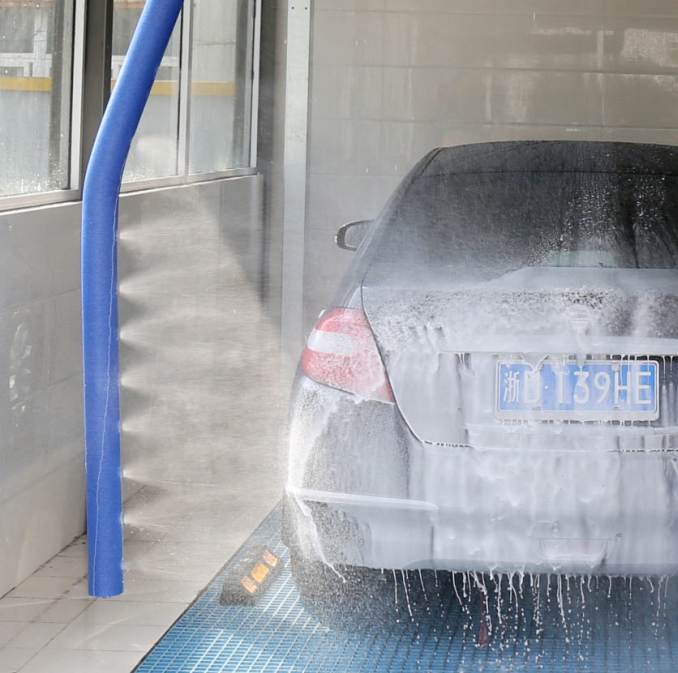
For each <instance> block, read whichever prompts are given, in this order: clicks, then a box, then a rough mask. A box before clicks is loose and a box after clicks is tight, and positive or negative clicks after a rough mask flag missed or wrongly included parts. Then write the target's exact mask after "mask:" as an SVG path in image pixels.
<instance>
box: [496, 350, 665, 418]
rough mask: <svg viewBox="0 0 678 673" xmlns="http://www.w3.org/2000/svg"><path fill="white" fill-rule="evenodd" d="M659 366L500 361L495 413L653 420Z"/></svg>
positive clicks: (651, 363)
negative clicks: (539, 364) (538, 364)
mask: <svg viewBox="0 0 678 673" xmlns="http://www.w3.org/2000/svg"><path fill="white" fill-rule="evenodd" d="M657 377H658V365H657V363H656V362H654V361H651V360H642V361H639V360H635V361H625V362H621V361H619V360H605V361H600V362H597V361H590V362H587V363H586V364H585V365H584V366H583V367H580V366H579V365H578V364H577V363H576V362H555V361H554V362H548V361H546V362H543V363H542V364H541V366H539V367H537V368H533V367H532V366H531V365H529V364H527V363H525V362H506V361H504V362H501V361H500V362H498V363H497V404H496V408H497V416H498V417H499V418H509V419H510V418H513V419H528V418H530V419H535V420H549V419H554V420H556V419H564V420H565V419H569V420H580V421H637V420H644V421H651V420H656V419H657V418H658V417H659V403H658V395H657V391H658V383H657Z"/></svg>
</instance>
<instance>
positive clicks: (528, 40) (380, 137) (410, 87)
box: [304, 0, 678, 331]
mask: <svg viewBox="0 0 678 673" xmlns="http://www.w3.org/2000/svg"><path fill="white" fill-rule="evenodd" d="M311 72H312V83H311V119H310V140H309V182H308V208H307V221H306V251H307V252H306V258H305V284H304V287H305V297H304V313H305V320H304V322H305V329H306V330H307V331H308V330H309V329H310V328H311V327H312V325H313V322H314V320H315V318H316V317H317V314H318V311H319V310H320V309H322V308H323V307H324V305H325V304H326V302H328V301H329V300H330V298H331V296H332V294H333V292H334V289H335V287H336V285H337V282H338V280H339V279H340V277H341V275H342V274H343V272H344V269H345V268H346V266H347V264H348V262H349V261H350V254H349V253H346V252H343V251H340V250H338V249H336V248H335V247H334V243H333V237H334V233H335V231H336V229H337V228H338V226H340V225H341V224H342V223H344V222H347V221H350V220H354V219H365V218H370V217H373V216H375V215H376V214H377V213H378V212H379V210H380V208H381V206H382V204H383V203H384V201H385V199H386V198H387V196H388V194H389V193H390V191H391V190H392V189H393V187H394V186H395V185H396V184H397V182H398V181H399V179H400V177H401V176H402V175H403V174H404V173H405V172H406V171H407V170H408V169H409V168H410V167H411V166H412V165H413V164H414V163H415V161H416V160H417V159H419V158H420V157H421V156H422V155H423V154H424V153H425V152H426V151H428V150H429V149H432V148H434V147H437V146H443V145H455V144H462V143H471V142H482V141H490V140H511V139H560V138H565V139H567V138H572V139H592V140H608V139H609V140H629V141H638V142H658V143H671V144H675V143H678V130H677V129H678V4H677V3H676V2H675V0H652V1H651V2H638V1H637V0H606V1H605V0H365V1H364V2H357V1H356V0H316V2H315V4H314V17H313V56H312V69H311Z"/></svg>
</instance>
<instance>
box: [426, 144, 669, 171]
mask: <svg viewBox="0 0 678 673" xmlns="http://www.w3.org/2000/svg"><path fill="white" fill-rule="evenodd" d="M535 172H548V173H554V172H557V173H561V172H563V173H626V174H631V175H672V176H678V147H674V146H670V145H649V144H641V143H617V142H586V141H573V140H554V141H551V140H541V141H532V140H529V141H524V140H523V141H510V142H495V143H477V144H474V145H459V146H456V147H443V148H440V149H439V150H437V151H436V152H434V153H433V155H432V156H431V158H430V160H429V161H428V162H427V163H426V164H425V166H424V167H423V168H422V171H421V173H420V174H419V176H418V177H424V178H426V177H435V176H443V175H455V174H458V175H461V174H468V173H535Z"/></svg>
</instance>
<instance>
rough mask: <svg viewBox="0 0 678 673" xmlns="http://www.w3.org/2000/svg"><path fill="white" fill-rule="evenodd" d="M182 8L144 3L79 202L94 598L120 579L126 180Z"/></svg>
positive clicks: (171, 1) (118, 585)
mask: <svg viewBox="0 0 678 673" xmlns="http://www.w3.org/2000/svg"><path fill="white" fill-rule="evenodd" d="M182 4H183V0H147V2H146V5H145V7H144V10H143V12H142V14H141V17H140V19H139V23H138V24H137V28H136V31H135V33H134V37H133V38H132V42H131V44H130V46H129V49H128V51H127V56H126V58H125V61H124V63H123V66H122V70H121V71H120V76H119V77H118V80H117V82H116V85H115V88H114V90H113V93H112V94H111V98H110V101H109V102H108V105H107V107H106V112H105V113H104V116H103V119H102V122H101V126H100V127H99V131H98V133H97V136H96V139H95V141H94V147H93V148H92V154H91V156H90V160H89V165H88V168H87V175H86V176H85V184H84V190H83V198H82V328H83V366H84V372H83V373H84V397H85V466H86V472H87V544H88V564H89V566H88V567H89V593H90V595H92V596H97V597H107V596H116V595H118V594H121V593H122V591H123V578H122V466H121V458H120V388H119V379H120V371H119V359H118V277H117V250H116V234H117V229H118V196H119V194H120V184H121V182H122V172H123V169H124V166H125V161H126V160H127V155H128V154H129V149H130V145H131V144H132V138H133V137H134V133H135V132H136V129H137V126H138V125H139V120H140V119H141V114H142V112H143V110H144V107H145V105H146V101H147V99H148V96H149V94H150V92H151V87H152V86H153V81H154V80H155V75H156V72H157V70H158V67H159V66H160V61H161V60H162V57H163V54H164V52H165V49H166V48H167V44H168V42H169V39H170V36H171V35H172V30H173V29H174V25H175V24H176V22H177V18H178V16H179V12H180V11H181V6H182Z"/></svg>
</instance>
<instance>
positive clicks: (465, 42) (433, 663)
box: [0, 0, 678, 673]
mask: <svg viewBox="0 0 678 673" xmlns="http://www.w3.org/2000/svg"><path fill="white" fill-rule="evenodd" d="M91 4H92V3H76V4H75V5H73V17H74V21H73V24H74V27H75V28H74V29H73V31H72V33H71V34H70V35H71V37H70V39H71V41H72V44H73V45H74V47H73V48H74V53H75V55H74V56H73V57H72V68H71V75H70V76H71V77H72V78H73V82H74V83H73V84H72V86H71V89H69V92H68V95H69V96H70V98H69V100H72V105H71V108H72V110H81V112H80V113H78V114H77V115H75V118H74V117H73V112H72V111H71V112H65V113H64V115H66V117H68V115H71V116H70V117H68V119H65V120H64V119H62V123H64V124H65V125H66V126H68V128H69V130H70V131H69V137H70V139H71V140H70V145H69V147H68V148H66V149H63V148H61V150H60V151H61V152H62V153H63V152H66V154H68V153H69V152H70V153H71V154H70V155H69V156H70V157H71V162H73V161H74V158H75V157H76V155H77V157H80V155H81V154H82V155H83V156H84V155H86V151H87V147H88V143H91V139H92V138H91V136H92V134H93V127H95V126H96V120H97V111H96V109H93V108H95V107H96V102H97V100H98V99H97V96H96V95H95V94H96V92H98V93H99V100H102V99H103V93H102V92H104V91H105V90H106V85H105V82H104V80H105V77H104V75H103V73H105V70H106V68H105V66H104V61H105V58H106V56H105V49H103V48H99V47H98V45H100V44H101V41H100V40H99V38H98V37H97V35H96V33H95V31H96V30H97V29H101V28H102V26H105V19H101V21H103V23H102V22H101V21H100V22H98V19H97V11H94V10H93V9H92V7H90V6H89V5H91ZM103 4H107V3H103ZM231 4H232V9H231V10H229V12H226V13H225V14H221V13H220V11H219V10H218V8H216V7H215V6H213V5H212V4H211V3H209V2H199V3H195V5H194V7H192V8H191V10H189V12H192V16H191V17H190V21H189V20H188V18H187V15H186V14H185V15H184V18H183V19H182V21H183V22H182V24H181V25H180V26H179V27H178V29H177V31H178V33H177V35H179V34H180V33H181V31H183V35H184V37H186V36H188V35H192V40H193V42H192V43H193V44H194V45H195V46H194V48H193V51H192V52H191V53H190V55H189V54H187V53H185V52H182V51H181V48H180V46H179V43H180V42H181V40H175V42H174V43H171V44H170V48H169V50H168V52H167V54H166V58H165V60H164V61H163V66H162V68H163V69H161V70H160V71H159V73H158V79H157V82H156V87H155V90H154V92H152V95H151V97H150V99H149V107H148V111H147V115H146V117H145V118H144V120H142V125H141V127H140V136H139V137H138V139H137V140H136V141H135V144H134V145H133V154H132V155H131V157H130V160H129V162H128V170H129V171H130V173H132V172H133V174H132V175H129V174H128V175H129V179H128V180H127V181H126V183H125V186H124V189H123V192H124V193H123V195H122V197H121V201H120V234H119V291H120V295H119V310H120V347H121V397H122V424H121V430H122V448H123V477H124V479H123V486H124V501H125V505H124V512H125V515H124V516H125V519H124V520H125V526H124V530H125V554H124V570H125V572H124V579H125V590H124V592H123V594H121V595H120V596H117V597H115V598H111V599H93V598H91V597H89V596H88V594H87V581H86V572H87V566H86V546H85V538H84V537H82V535H83V533H84V512H85V502H84V467H83V464H84V460H83V436H82V367H81V347H80V327H79V315H80V313H79V311H80V278H79V225H80V202H79V192H78V188H79V184H78V182H79V181H81V175H79V174H77V171H75V172H73V171H71V173H69V175H67V176H66V177H67V178H68V180H66V181H65V182H64V180H65V178H64V180H62V181H56V182H52V183H49V185H48V187H49V189H43V188H41V190H38V189H37V188H36V189H35V190H34V192H32V193H26V192H25V191H21V190H22V189H24V187H16V188H15V187H14V185H21V178H25V177H26V176H24V175H20V176H18V178H16V176H11V175H8V176H7V177H6V178H3V181H4V182H5V184H4V185H3V190H4V191H3V194H6V196H3V199H2V200H1V201H0V208H2V212H0V257H1V258H2V259H3V260H4V263H3V265H2V268H1V269H0V274H1V276H0V277H1V280H0V302H1V303H0V344H1V345H0V348H2V352H3V353H4V355H3V358H2V359H3V362H4V364H3V365H1V366H2V367H3V369H2V372H3V373H4V378H5V379H6V380H7V381H8V386H7V387H6V389H5V393H3V396H2V397H0V404H1V405H2V410H1V415H0V418H2V419H3V421H2V423H3V428H4V430H3V433H2V438H0V456H1V457H2V466H3V468H2V470H1V471H0V522H1V528H2V531H3V535H2V536H0V551H1V554H0V558H1V559H2V560H1V561H0V595H2V598H1V599H0V671H12V672H15V671H21V672H22V673H24V672H27V673H31V672H39V673H50V671H63V670H70V671H78V670H83V671H85V670H87V671H91V670H96V671H102V672H104V673H105V672H106V671H110V672H113V671H119V672H122V671H132V670H134V669H135V667H137V666H138V667H139V668H138V670H140V671H151V670H152V671H240V670H242V671H276V670H279V671H303V670H307V671H331V670H335V671H351V670H356V671H357V670H361V671H370V670H374V671H391V670H393V671H444V670H451V671H457V670H458V671H476V670H486V671H492V670H503V669H510V670H526V671H527V670H543V669H545V670H553V671H557V670H563V671H570V670H581V671H600V670H634V671H636V670H639V671H642V670H647V671H673V670H676V668H677V664H676V662H675V659H674V658H673V657H674V650H675V645H674V643H675V628H676V616H677V615H676V609H677V605H678V603H677V601H676V598H677V597H676V583H675V581H671V582H668V583H667V582H663V583H662V584H661V585H660V584H659V583H658V581H657V578H650V579H649V580H648V579H634V580H633V581H631V580H624V579H613V580H608V578H607V577H602V578H600V579H599V580H596V579H595V578H593V579H591V580H589V578H584V581H583V582H582V580H581V578H580V577H570V578H563V579H562V580H560V583H559V580H558V579H557V578H556V577H555V576H554V577H552V578H551V579H550V583H549V581H548V580H547V579H546V578H542V580H541V584H540V585H539V586H535V579H534V578H531V577H529V576H526V577H525V578H524V579H523V578H521V577H519V576H518V575H517V574H516V575H515V576H513V577H511V578H509V577H508V576H503V577H502V578H501V579H500V578H497V579H496V580H495V584H492V580H491V579H487V583H486V584H485V585H481V586H485V588H487V589H488V591H489V599H488V603H487V605H486V606H485V607H483V601H482V600H481V599H480V598H479V594H480V593H482V590H481V589H479V585H478V584H477V583H476V579H477V578H476V577H475V576H474V575H466V576H458V577H457V578H456V583H453V584H451V583H450V581H451V580H450V578H449V577H445V576H443V575H442V574H441V576H440V577H436V576H434V575H433V574H431V573H424V574H423V575H422V576H421V577H420V576H419V574H418V573H417V572H412V571H410V572H405V573H402V572H400V571H396V573H395V576H393V575H391V576H390V577H387V578H385V580H384V582H383V584H380V585H378V587H379V590H380V591H381V592H382V593H381V594H379V596H377V597H376V598H375V600H374V601H370V600H369V599H368V600H367V601H365V596H362V597H361V596H354V597H353V598H352V599H351V600H350V601H347V602H346V603H338V604H337V605H334V606H329V607H328V606H327V605H323V604H322V603H320V604H317V603H313V602H309V601H308V600H306V599H302V598H301V597H300V596H299V594H298V592H297V590H296V588H295V585H294V582H293V579H292V577H291V575H290V572H289V569H290V559H289V555H288V550H287V548H286V547H285V546H284V545H283V543H282V541H281V537H280V516H281V510H280V506H279V502H280V499H281V495H282V484H283V479H284V477H283V463H284V461H283V460H281V455H283V454H282V452H283V450H284V446H285V442H286V439H285V437H286V435H285V421H286V418H287V413H288V412H287V404H288V402H287V398H288V395H289V389H290V384H291V379H292V375H293V371H294V369H295V367H296V362H297V360H298V357H299V354H300V352H301V348H302V345H303V342H304V340H305V339H306V337H307V336H308V334H309V333H310V331H311V329H312V328H313V326H314V324H315V322H316V319H317V316H318V313H319V312H320V311H321V310H323V309H324V308H326V307H327V306H328V304H329V303H330V302H331V299H332V296H333V294H334V292H335V290H336V287H337V285H338V283H339V281H340V280H341V278H342V276H343V275H344V272H345V270H346V268H347V267H348V265H349V263H350V261H351V259H352V256H351V253H349V252H347V251H344V250H340V249H339V248H337V247H336V245H335V243H334V236H335V234H336V231H337V229H338V228H339V226H341V225H342V224H344V223H346V222H349V221H353V220H363V219H370V218H374V217H376V216H377V214H378V213H379V211H380V210H381V208H382V207H383V204H384V202H385V200H386V199H387V198H388V196H389V194H391V192H392V191H393V190H394V189H395V187H396V186H397V184H398V183H399V182H400V180H401V179H402V176H403V175H404V174H405V173H406V172H407V171H408V170H409V169H410V168H411V167H412V166H413V165H414V163H415V162H416V161H417V160H419V159H420V158H421V157H422V156H423V155H424V154H425V153H426V152H427V151H429V150H431V149H433V148H435V147H440V146H454V145H462V144H467V143H476V142H486V141H503V140H523V139H534V140H568V139H569V140H611V141H628V142H641V143H659V144H663V145H675V144H678V112H677V111H678V56H677V53H678V52H677V50H676V44H677V43H678V8H677V7H676V5H675V2H673V1H672V2H668V1H666V2H664V1H662V0H657V1H656V2H653V3H644V4H643V5H642V6H641V4H640V3H636V2H630V1H627V0H608V1H607V2H602V1H601V2H587V3H581V2H577V1H575V0H566V1H564V2H559V3H551V2H546V1H541V0H527V1H516V2H513V1H512V0H483V1H482V2H478V1H476V2H465V1H464V0H453V1H451V2H446V3H439V2H432V1H423V0H422V1H419V2H415V1H414V0H402V1H397V0H378V1H375V2H369V3H365V4H362V3H353V2H348V1H344V0H333V1H331V2H330V1H324V2H320V0H317V1H316V2H315V3H309V4H308V5H303V4H297V3H289V4H286V3H277V5H276V6H273V5H272V4H268V3H262V6H261V7H260V8H259V9H258V12H257V13H256V14H255V6H254V3H240V5H246V6H247V7H251V14H247V12H245V14H244V15H245V16H249V17H251V22H250V23H248V22H247V21H245V20H243V19H242V17H243V14H242V13H241V14H240V17H241V18H240V20H238V19H237V16H238V14H237V11H236V9H237V8H236V5H238V3H231ZM229 6H230V5H229ZM85 9H87V12H86V11H85ZM123 9H124V8H122V7H121V6H116V7H115V8H114V3H112V2H111V3H110V10H111V12H113V14H112V17H113V28H112V35H111V36H110V37H109V39H110V40H113V38H114V36H115V35H116V34H117V33H116V30H122V29H121V28H120V26H123V25H125V26H126V25H128V24H129V23H132V24H133V22H134V21H133V20H132V18H131V15H125V18H122V19H119V22H118V24H116V16H118V15H116V12H122V11H123ZM137 9H138V8H137ZM25 11H28V10H25ZM32 11H33V10H32ZM125 11H132V10H131V9H130V8H126V9H125ZM184 11H185V12H186V10H184ZM4 20H5V19H3V21H4ZM31 21H33V19H31ZM39 21H43V19H39V20H38V18H35V25H36V26H42V25H43V24H42V23H40V22H39ZM259 22H260V24H261V26H260V29H259V25H258V24H259ZM31 25H33V24H31ZM44 25H47V24H46V23H45V24H44ZM116 25H118V28H117V29H116ZM45 30H47V29H46V28H45ZM104 33H105V31H104ZM64 34H65V33H64ZM241 34H244V35H245V38H241V37H239V36H241ZM220 40H221V43H222V47H223V51H222V52H219V53H216V54H211V55H210V49H212V48H214V47H213V46H212V47H211V46H210V45H215V44H219V41H220ZM79 41H80V42H79ZM119 42H124V40H123V39H122V38H120V39H119ZM185 42H186V41H185ZM243 45H244V46H243ZM15 48H16V45H15V46H12V49H15ZM172 49H173V50H174V51H172ZM78 50H81V52H80V55H81V58H80V60H79V57H78ZM248 50H249V51H248ZM113 51H114V55H113V60H112V65H111V67H112V69H113V72H112V77H113V79H115V77H116V74H117V71H116V67H117V68H119V61H120V60H121V58H122V56H124V45H123V46H121V47H120V48H117V49H116V48H114V49H113ZM116 51H117V52H119V53H118V54H117V56H116ZM12 53H14V52H12ZM16 53H18V52H16ZM248 53H249V54H251V61H249V62H248V60H247V58H248V56H247V54H248ZM41 54H42V52H39V50H38V49H37V48H36V49H35V50H34V52H33V56H32V57H30V58H35V59H36V61H35V62H36V63H38V60H37V59H39V58H42V56H41ZM83 54H85V55H86V58H85V59H84V60H85V61H86V62H87V63H88V64H90V65H89V67H90V68H91V69H90V70H89V71H88V72H85V71H83V69H82V62H83V58H82V56H83ZM97 55H98V56H97ZM1 56H2V57H3V58H7V59H9V58H10V57H9V56H8V55H7V54H2V55H1ZM189 56H190V58H189ZM97 57H98V58H99V61H97V60H96V58H97ZM11 58H12V59H14V60H13V61H12V63H9V61H8V62H7V63H6V64H4V65H5V67H6V68H10V67H11V68H18V67H19V66H18V65H16V64H15V61H17V62H18V60H17V58H16V57H15V56H12V57H11ZM22 58H24V57H22ZM26 58H29V57H26ZM226 62H227V63H229V66H228V67H223V68H221V69H220V66H219V64H220V63H226ZM97 64H98V65H97ZM78 68H80V72H78ZM97 68H100V71H99V75H98V76H93V72H94V71H96V70H97ZM189 70H190V71H191V77H190V78H188V79H187V78H186V77H185V73H186V72H187V71H189ZM255 70H256V71H258V76H257V77H253V78H252V79H251V81H250V80H249V79H248V78H247V77H246V73H248V72H250V73H251V72H253V71H255ZM12 72H14V71H12ZM35 72H36V73H37V72H38V68H37V66H36V68H35ZM15 74H16V77H14V76H13V78H10V79H11V81H9V80H7V81H6V80H5V79H3V81H2V83H1V84H0V85H1V86H2V87H5V88H6V89H7V87H10V86H11V87H13V88H11V89H7V90H3V91H2V94H3V100H7V101H9V102H8V105H10V103H11V104H14V103H15V102H17V101H19V102H18V103H17V104H21V105H36V106H39V105H42V104H43V103H46V100H47V99H46V98H45V100H44V101H43V100H42V99H40V98H39V96H40V95H43V96H47V95H48V93H47V92H46V91H44V90H43V91H36V89H39V88H40V87H43V89H44V87H45V86H46V85H45V84H44V82H43V81H42V80H41V81H40V83H39V85H38V84H36V83H34V82H33V81H30V82H29V81H28V80H29V79H30V78H29V77H27V76H26V75H27V73H24V72H23V71H22V73H21V75H22V76H21V77H19V76H18V74H17V73H15ZM95 74H96V73H95ZM109 84H110V82H109ZM54 86H56V85H54ZM79 90H82V91H84V92H85V93H86V94H88V95H77V91H79ZM235 92H246V93H244V94H243V96H244V97H239V96H238V95H235ZM22 96H23V97H24V98H21V97H22ZM29 98H31V101H29V100H28V99H29ZM189 99H190V100H192V101H193V107H192V109H191V114H187V113H186V105H187V101H188V100H189ZM10 107H11V105H10ZM46 107H49V106H46ZM65 107H68V106H65ZM20 109H23V108H20ZM51 109H55V108H54V106H52V108H51ZM64 109H65V108H64ZM100 113H101V110H99V111H98V114H99V117H100ZM21 114H22V113H21V112H17V111H16V110H15V111H14V112H12V111H11V109H10V108H9V107H8V108H7V112H6V113H5V112H0V135H2V137H3V138H5V137H9V136H10V135H11V136H12V138H13V139H14V141H16V142H18V140H17V138H19V137H21V136H22V134H23V135H24V136H26V137H27V138H28V139H29V140H30V137H31V134H30V133H26V132H25V128H24V127H23V126H22V127H21V129H20V130H19V131H10V129H12V128H14V127H12V126H11V125H8V120H9V119H16V118H21ZM3 115H4V116H3ZM43 116H44V115H43ZM35 119H36V120H37V119H42V117H40V116H39V115H38V116H36V117H35ZM243 119H246V120H247V123H242V120H243ZM182 120H183V121H182ZM224 120H226V122H225V123H224ZM237 120H241V123H240V124H239V123H238V121H237ZM39 123H40V122H38V121H36V122H35V126H36V127H37V126H38V124H39ZM182 124H183V125H182ZM45 126H46V127H47V126H48V124H47V123H46V122H45ZM177 128H179V131H178V132H177V134H176V137H174V135H173V133H174V131H175V130H176V129H177ZM224 128H226V131H224ZM205 139H208V140H210V139H211V142H208V141H206V140H205ZM26 142H28V140H27V141H26ZM47 144H49V143H47ZM222 145H223V147H222ZM22 147H23V146H22ZM30 151H31V152H33V153H34V154H30V152H29V150H28V149H22V152H21V156H22V157H26V156H36V157H37V153H38V152H39V151H40V150H39V148H38V149H36V148H35V147H34V148H33V149H31V150H30ZM46 154H47V150H46V149H45V156H46ZM36 162H37V163H36V166H37V167H33V166H28V167H24V164H23V163H21V162H18V163H17V162H14V163H12V165H15V166H19V167H20V170H25V171H27V172H28V173H27V174H28V175H29V176H31V175H33V174H35V173H39V172H40V171H44V170H46V169H44V167H42V166H43V164H40V163H39V161H38V159H37V158H36ZM78 162H79V163H84V162H82V161H80V159H79V158H78V159H77V161H76V163H78ZM9 163H10V162H8V164H9ZM38 164H39V165H38ZM44 165H47V161H46V159H45V162H44ZM50 166H51V164H50ZM168 166H169V168H167V167H168ZM81 168H82V167H81ZM180 169H182V170H183V173H182V172H181V170H180ZM8 185H11V186H12V187H11V188H10V187H8ZM57 187H59V189H57ZM62 187H63V189H62ZM42 192H47V193H48V196H47V197H45V196H44V195H43V194H42ZM36 194H37V196H36ZM50 195H51V196H50ZM267 552H268V553H269V554H271V555H272V557H271V558H272V560H273V559H274V560H275V562H274V563H268V562H267V561H266V559H265V558H264V557H263V554H265V553H267ZM262 559H263V563H264V565H265V566H266V569H267V570H266V573H265V574H266V575H267V578H268V577H269V576H270V579H267V581H265V582H262V588H261V593H258V595H257V596H256V598H255V600H253V601H252V602H251V603H250V604H246V605H235V604H232V603H235V602H237V600H234V599H233V597H232V595H228V596H226V597H225V599H224V601H225V603H224V604H222V601H221V600H220V599H221V598H222V589H223V587H224V584H226V585H229V586H232V585H233V584H234V583H235V584H236V585H237V583H238V582H239V581H240V580H242V579H243V577H244V576H246V575H248V574H250V573H251V571H252V570H254V569H255V567H256V566H257V564H259V563H262ZM248 563H249V564H250V565H249V566H248V565H247V564H248ZM260 572H261V570H260ZM243 573H244V574H243ZM496 581H499V582H500V584H499V587H498V588H497V585H496ZM241 586H242V584H241ZM387 592H388V596H387V595H386V593H387ZM391 592H392V594H391ZM382 594H383V595H382ZM229 596H230V597H229ZM458 596H459V597H460V598H458ZM361 599H362V602H361ZM377 599H378V600H377ZM365 605H367V607H365ZM488 607H489V611H490V613H491V614H492V616H493V619H492V624H493V628H492V632H491V633H489V634H483V633H481V628H480V624H481V623H482V619H481V613H482V610H483V609H486V608H488Z"/></svg>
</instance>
